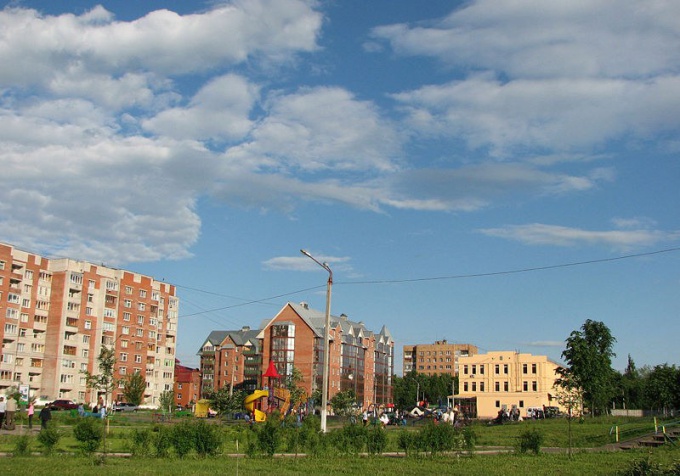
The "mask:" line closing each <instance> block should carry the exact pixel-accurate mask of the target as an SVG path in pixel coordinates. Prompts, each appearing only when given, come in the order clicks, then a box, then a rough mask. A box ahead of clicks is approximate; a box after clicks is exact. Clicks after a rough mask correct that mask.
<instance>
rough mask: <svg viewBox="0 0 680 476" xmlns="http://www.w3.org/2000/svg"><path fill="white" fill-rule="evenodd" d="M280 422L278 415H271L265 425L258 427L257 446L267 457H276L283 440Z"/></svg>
mask: <svg viewBox="0 0 680 476" xmlns="http://www.w3.org/2000/svg"><path fill="white" fill-rule="evenodd" d="M280 429H281V427H280V420H279V418H277V415H276V413H274V414H272V415H270V417H269V418H267V421H265V422H264V423H263V424H261V425H258V426H257V427H256V434H257V444H258V447H259V448H260V450H261V451H262V452H263V453H264V454H266V455H267V456H274V453H276V449H277V448H278V446H279V442H280V440H281V434H280Z"/></svg>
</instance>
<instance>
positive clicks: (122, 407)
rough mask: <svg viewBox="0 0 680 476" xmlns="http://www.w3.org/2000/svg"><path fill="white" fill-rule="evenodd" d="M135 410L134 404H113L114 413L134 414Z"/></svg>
mask: <svg viewBox="0 0 680 476" xmlns="http://www.w3.org/2000/svg"><path fill="white" fill-rule="evenodd" d="M137 408H138V407H137V405H135V404H134V403H126V402H116V403H114V404H113V411H114V412H136V411H137Z"/></svg>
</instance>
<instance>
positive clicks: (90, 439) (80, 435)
mask: <svg viewBox="0 0 680 476" xmlns="http://www.w3.org/2000/svg"><path fill="white" fill-rule="evenodd" d="M73 436H74V437H75V438H76V440H78V441H79V442H80V447H81V449H82V450H83V451H84V452H85V453H88V454H90V453H94V452H95V451H97V449H98V448H99V445H101V442H102V439H103V438H104V428H103V427H102V424H101V421H99V420H97V419H95V418H81V419H80V420H78V422H77V423H76V425H75V426H74V427H73Z"/></svg>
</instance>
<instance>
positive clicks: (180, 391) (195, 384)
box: [174, 360, 201, 408]
mask: <svg viewBox="0 0 680 476" xmlns="http://www.w3.org/2000/svg"><path fill="white" fill-rule="evenodd" d="M174 390H175V404H176V405H179V406H181V407H184V408H191V406H192V405H194V404H195V403H196V402H197V401H198V399H199V395H200V392H201V370H200V369H194V368H191V367H186V366H184V365H181V363H180V361H179V360H175V388H174Z"/></svg>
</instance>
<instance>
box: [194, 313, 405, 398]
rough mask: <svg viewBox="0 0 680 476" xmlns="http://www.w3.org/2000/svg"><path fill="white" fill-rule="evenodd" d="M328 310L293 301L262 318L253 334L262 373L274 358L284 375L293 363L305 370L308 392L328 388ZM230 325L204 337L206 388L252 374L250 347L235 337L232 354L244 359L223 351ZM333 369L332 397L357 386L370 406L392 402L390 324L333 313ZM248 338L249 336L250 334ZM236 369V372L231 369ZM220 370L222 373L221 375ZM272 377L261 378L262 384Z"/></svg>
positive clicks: (256, 361) (252, 348)
mask: <svg viewBox="0 0 680 476" xmlns="http://www.w3.org/2000/svg"><path fill="white" fill-rule="evenodd" d="M324 326H325V313H324V312H323V311H318V310H314V309H310V308H309V306H308V305H307V304H305V303H301V304H294V303H287V304H286V305H285V306H283V308H282V309H281V310H280V311H279V312H278V313H277V314H276V315H275V316H274V317H273V318H271V319H268V320H266V321H264V322H263V323H262V326H261V329H259V330H257V331H250V329H248V331H247V332H255V333H256V334H255V339H256V340H257V344H256V343H255V342H254V341H253V338H252V335H251V334H248V336H247V339H248V342H249V344H250V345H249V346H246V348H247V350H249V351H250V352H252V357H255V356H257V357H258V358H257V359H253V360H252V361H251V362H252V363H253V369H254V365H255V364H257V366H258V367H257V376H258V377H260V376H261V375H262V373H263V372H264V370H266V369H265V368H264V367H265V366H264V365H263V363H264V364H266V365H268V364H269V362H273V363H274V365H275V366H276V369H277V371H278V373H279V374H281V375H282V377H283V378H285V377H287V376H290V375H291V374H292V372H293V368H296V369H297V370H299V371H300V373H301V374H302V382H301V383H300V384H299V385H300V387H301V388H303V389H304V390H305V391H306V393H307V395H310V396H311V395H312V394H313V393H314V392H315V390H317V389H318V390H320V389H321V388H322V376H323V354H324V352H323V349H324ZM230 335H231V332H230V331H213V332H212V333H211V334H210V335H209V336H208V338H207V339H206V341H205V342H204V344H203V346H202V347H201V350H200V351H199V355H200V356H201V371H202V388H203V389H208V388H210V389H219V388H221V387H223V386H224V385H230V384H231V380H230V379H229V378H227V379H225V378H224V377H225V376H226V377H228V376H229V375H231V376H233V377H234V379H235V381H236V382H237V383H240V381H241V379H247V377H248V376H249V374H248V373H247V372H248V371H247V370H246V369H247V368H248V367H247V362H248V360H247V358H248V356H245V357H244V352H246V351H247V350H246V349H240V348H239V347H238V345H236V343H235V342H234V339H231V341H230V343H232V344H234V346H235V348H234V349H233V350H231V349H230V350H229V352H230V354H229V355H234V356H236V357H235V358H238V356H239V355H240V356H241V357H242V359H243V360H241V361H236V360H234V359H233V358H231V357H229V355H226V356H225V355H224V354H222V355H221V356H220V354H219V351H218V348H221V349H223V348H224V347H225V342H228V341H227V336H230ZM330 339H331V345H330V366H329V367H330V373H329V385H328V390H329V391H328V393H329V395H328V397H329V398H332V397H333V396H334V395H335V394H336V393H338V392H340V391H347V390H353V391H354V393H355V395H356V396H357V403H358V404H360V405H362V406H364V405H368V404H371V403H378V404H383V403H391V402H392V375H393V373H394V341H393V339H392V336H391V335H390V333H389V331H388V330H387V328H386V327H385V326H383V327H382V329H381V330H380V331H379V332H377V333H376V332H373V331H371V330H369V329H367V328H366V326H365V325H364V323H363V322H354V321H351V320H349V319H348V317H347V316H345V315H344V314H343V315H341V316H340V317H335V316H331V328H330ZM243 342H246V340H245V338H244V340H243ZM239 362H241V363H243V368H244V374H241V373H240V371H239V370H237V368H236V367H237V366H238V364H239ZM231 368H234V370H233V371H232V372H231V373H229V372H230V369H231ZM239 368H240V367H239ZM218 375H219V378H218V377H217V376H218ZM268 383H269V382H262V381H257V385H258V386H261V385H266V384H268Z"/></svg>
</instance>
